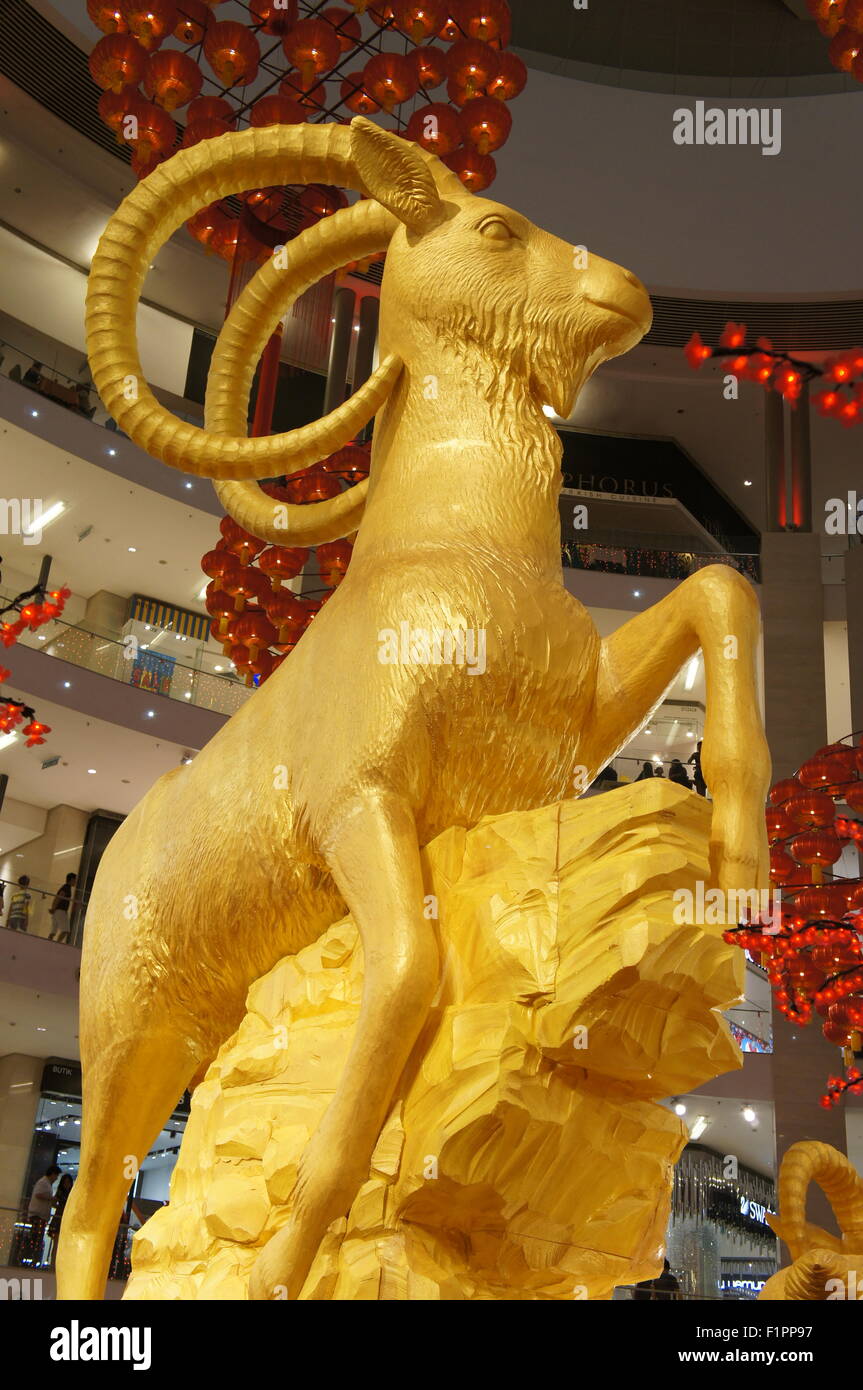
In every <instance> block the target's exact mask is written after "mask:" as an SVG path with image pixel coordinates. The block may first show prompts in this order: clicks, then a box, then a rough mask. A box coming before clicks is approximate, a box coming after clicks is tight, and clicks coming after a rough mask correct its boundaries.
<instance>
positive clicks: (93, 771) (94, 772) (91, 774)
mask: <svg viewBox="0 0 863 1390" xmlns="http://www.w3.org/2000/svg"><path fill="white" fill-rule="evenodd" d="M87 771H88V772H89V774H90V776H91V777H94V776H95V774H96V769H95V767H88V768H87Z"/></svg>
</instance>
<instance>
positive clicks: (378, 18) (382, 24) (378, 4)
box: [369, 0, 394, 29]
mask: <svg viewBox="0 0 863 1390" xmlns="http://www.w3.org/2000/svg"><path fill="white" fill-rule="evenodd" d="M369 19H372V20H374V22H375V24H377V25H378V27H379V28H380V29H386V28H388V27H389V26H390V25H391V24H392V23H393V22H394V21H393V7H392V5H389V4H386V3H382V0H375V3H374V4H373V5H372V6H371V8H370V9H369Z"/></svg>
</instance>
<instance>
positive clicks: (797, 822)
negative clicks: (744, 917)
mask: <svg viewBox="0 0 863 1390" xmlns="http://www.w3.org/2000/svg"><path fill="white" fill-rule="evenodd" d="M855 737H857V736H856V735H852V736H850V738H849V740H843V741H841V742H839V743H832V744H830V745H829V746H828V747H826V748H821V749H819V751H818V752H817V753H816V754H815V755H814V756H813V757H811V758H809V759H807V761H806V762H805V763H804V764H803V765H802V767H801V768H799V770H798V771H797V772H796V773H795V775H794V776H793V777H784V778H782V780H781V781H779V782H777V783H775V785H774V786H773V787H772V788H771V791H770V798H769V802H770V804H769V806H768V808H767V811H766V822H767V836H768V840H769V843H770V878H771V882H772V883H773V884H774V885H775V886H776V887H781V889H782V895H783V901H782V909H781V921H780V922H777V921H775V920H771V922H770V923H764V922H761V921H758V922H751V923H746V924H744V925H742V926H740V927H735V928H733V929H732V930H731V931H729V932H726V933H725V940H726V941H728V942H732V943H733V944H735V945H737V946H740V947H742V948H743V949H744V950H747V951H751V952H753V953H757V954H759V955H761V956H762V957H763V958H766V961H767V973H768V978H769V980H770V983H771V985H772V987H773V994H774V998H775V1000H776V1004H777V1007H778V1008H779V1009H780V1011H781V1012H782V1013H783V1014H784V1015H785V1017H786V1018H788V1019H790V1020H791V1021H792V1022H794V1023H796V1024H799V1025H805V1024H807V1023H808V1022H809V1021H810V1019H811V1017H812V1014H813V1012H815V1013H817V1014H818V1015H819V1016H820V1017H821V1019H822V1020H823V1022H822V1031H823V1033H824V1036H825V1038H827V1040H828V1042H831V1043H834V1044H835V1045H836V1046H837V1047H840V1048H842V1049H843V1052H844V1059H845V1066H846V1068H847V1072H846V1075H845V1077H844V1078H836V1077H831V1078H830V1081H829V1083H828V1088H827V1090H826V1091H825V1093H824V1095H823V1096H822V1097H821V1104H822V1105H826V1106H830V1105H835V1104H837V1103H838V1101H839V1099H840V1097H841V1096H842V1095H843V1094H844V1093H845V1091H851V1092H853V1093H854V1094H855V1095H858V1094H861V1093H863V1076H861V1074H860V1072H859V1070H857V1069H856V1068H855V1067H854V1066H853V1061H854V1054H855V1053H860V1052H861V1051H863V878H853V879H852V878H835V877H834V878H832V879H829V880H826V881H825V877H824V876H825V872H831V871H832V868H833V865H834V864H836V862H837V861H838V860H839V859H840V858H841V856H842V853H843V851H844V850H845V848H846V846H848V845H852V844H853V845H856V846H857V849H858V851H859V852H860V853H863V820H857V819H855V818H854V817H853V816H849V815H847V814H845V813H844V812H843V811H839V810H838V809H837V802H838V803H843V802H844V804H845V805H846V806H847V807H848V808H849V810H851V811H857V812H863V745H861V744H860V743H859V742H858V743H854V741H853V739H854V738H855Z"/></svg>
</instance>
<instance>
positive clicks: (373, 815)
mask: <svg viewBox="0 0 863 1390" xmlns="http://www.w3.org/2000/svg"><path fill="white" fill-rule="evenodd" d="M322 850H323V853H324V857H325V858H326V861H327V864H328V866H329V868H330V870H331V872H332V875H333V878H334V879H335V882H336V884H337V886H338V888H339V891H340V892H341V894H342V896H343V897H344V899H345V902H346V903H347V905H348V907H349V908H350V910H351V913H352V915H353V918H354V921H355V922H356V925H357V928H358V930H359V933H360V937H361V939H362V943H363V969H364V980H363V999H362V1006H361V1009H360V1016H359V1019H358V1020H357V1026H356V1032H355V1035H354V1042H353V1046H352V1048H351V1051H350V1053H349V1055H348V1058H347V1061H346V1062H345V1066H344V1070H343V1072H342V1076H341V1078H340V1079H339V1084H338V1086H337V1088H336V1092H335V1095H334V1096H333V1098H332V1100H331V1102H330V1104H329V1107H328V1108H327V1111H326V1113H325V1114H324V1117H323V1119H322V1120H321V1122H320V1124H319V1126H318V1128H317V1129H316V1130H315V1132H314V1134H313V1135H312V1138H311V1140H310V1141H309V1144H308V1146H307V1148H306V1151H305V1153H304V1154H303V1156H302V1159H301V1161H300V1169H299V1175H298V1178H297V1183H296V1186H295V1188H294V1192H293V1195H292V1197H291V1208H292V1209H291V1213H290V1216H289V1218H288V1221H287V1223H286V1225H285V1226H283V1227H282V1229H281V1230H280V1231H279V1232H278V1233H277V1234H276V1235H275V1236H273V1237H272V1238H271V1240H270V1241H269V1242H268V1243H267V1244H266V1245H265V1246H264V1248H263V1250H262V1251H261V1253H260V1255H259V1256H258V1259H257V1261H256V1263H255V1266H254V1268H253V1271H252V1277H251V1281H250V1286H249V1295H250V1297H251V1298H255V1299H278V1298H284V1297H287V1298H289V1299H293V1298H297V1297H298V1296H299V1294H300V1291H301V1289H302V1286H303V1284H304V1282H305V1279H306V1275H307V1274H308V1272H309V1269H310V1267H311V1264H312V1261H313V1259H314V1257H315V1254H316V1252H317V1249H318V1246H319V1244H320V1241H321V1238H322V1237H323V1235H324V1232H325V1231H326V1229H327V1227H328V1226H329V1224H330V1222H331V1221H335V1220H336V1219H337V1218H338V1217H340V1216H344V1215H345V1214H346V1213H347V1211H348V1209H349V1208H350V1206H351V1203H352V1202H353V1200H354V1197H355V1196H356V1194H357V1191H358V1189H359V1187H360V1186H361V1184H362V1183H364V1182H365V1181H366V1179H367V1178H368V1175H369V1161H370V1159H371V1156H372V1152H373V1150H374V1147H375V1144H376V1143H377V1140H378V1137H379V1135H380V1132H381V1128H382V1125H383V1122H384V1120H385V1119H386V1115H387V1111H388V1110H389V1107H390V1104H391V1102H392V1098H393V1093H394V1091H395V1089H396V1086H397V1084H398V1081H399V1077H400V1076H401V1073H402V1071H403V1069H404V1065H405V1062H406V1061H407V1059H408V1056H409V1054H410V1052H411V1050H412V1048H413V1045H414V1043H415V1042H416V1039H417V1035H418V1034H419V1032H420V1029H421V1028H422V1026H423V1024H424V1023H425V1021H426V1018H427V1016H428V1011H429V1006H430V1004H431V1001H432V999H433V998H434V994H435V991H436V989H437V984H438V974H439V957H438V947H437V941H436V938H435V934H434V928H433V926H432V923H431V922H429V921H427V920H426V919H425V917H424V915H423V892H424V890H423V881H422V869H421V866H420V856H419V847H418V844H417V835H416V826H415V824H414V818H413V815H412V813H411V810H410V807H409V806H408V805H407V804H406V803H405V802H404V801H402V800H401V798H399V797H396V796H394V795H393V794H392V793H390V792H386V791H382V790H377V789H374V788H369V789H368V791H366V792H365V793H364V794H363V795H362V796H361V797H357V799H356V800H355V801H354V802H353V803H352V804H350V805H347V806H344V807H343V808H341V813H340V815H339V819H338V821H337V823H336V824H335V826H334V827H333V828H332V829H331V831H330V833H329V836H328V839H327V843H326V844H325V845H324V846H323V847H322Z"/></svg>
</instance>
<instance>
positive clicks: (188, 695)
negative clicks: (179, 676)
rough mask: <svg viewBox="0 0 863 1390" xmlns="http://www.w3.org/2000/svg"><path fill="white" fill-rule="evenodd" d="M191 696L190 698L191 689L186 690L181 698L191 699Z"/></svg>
mask: <svg viewBox="0 0 863 1390" xmlns="http://www.w3.org/2000/svg"><path fill="white" fill-rule="evenodd" d="M191 698H192V692H191V690H187V691H186V693H185V695H184V696H183V699H184V700H191Z"/></svg>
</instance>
